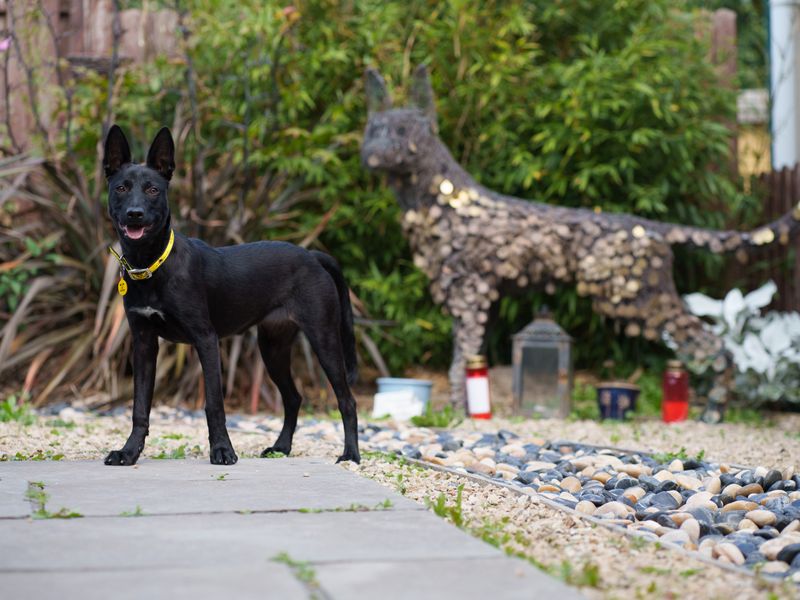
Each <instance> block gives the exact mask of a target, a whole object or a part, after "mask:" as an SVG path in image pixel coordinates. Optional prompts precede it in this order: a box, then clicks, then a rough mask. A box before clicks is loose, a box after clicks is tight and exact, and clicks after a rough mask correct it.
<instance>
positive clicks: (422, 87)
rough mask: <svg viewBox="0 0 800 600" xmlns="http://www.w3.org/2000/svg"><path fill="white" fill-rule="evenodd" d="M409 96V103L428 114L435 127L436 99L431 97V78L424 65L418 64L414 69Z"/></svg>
mask: <svg viewBox="0 0 800 600" xmlns="http://www.w3.org/2000/svg"><path fill="white" fill-rule="evenodd" d="M410 96H411V104H412V105H414V106H416V107H417V108H419V109H420V110H421V111H422V112H424V113H425V114H426V115H427V116H428V118H429V119H430V120H431V123H432V124H433V126H434V129H435V128H436V127H437V123H436V100H435V99H434V97H433V87H432V86H431V78H430V77H429V76H428V69H427V67H426V66H425V65H418V66H417V68H416V69H414V75H413V76H412V78H411V94H410Z"/></svg>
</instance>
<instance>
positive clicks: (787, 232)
mask: <svg viewBox="0 0 800 600" xmlns="http://www.w3.org/2000/svg"><path fill="white" fill-rule="evenodd" d="M366 93H367V104H368V109H369V118H368V121H367V125H366V130H365V133H364V141H363V144H362V147H361V157H362V161H363V163H364V164H365V165H366V166H367V167H368V168H369V169H371V170H373V171H379V172H383V173H385V174H386V176H387V179H388V184H389V186H390V187H391V188H392V189H393V191H394V193H395V195H396V197H397V200H398V202H399V203H400V206H401V207H402V209H403V211H404V212H403V223H402V224H403V229H404V232H405V235H406V236H407V238H408V240H409V242H410V244H411V248H412V251H413V254H414V263H415V264H416V265H417V267H419V268H420V269H421V270H423V271H424V272H425V273H426V274H427V276H428V277H429V278H430V280H431V293H432V295H433V299H434V300H435V301H436V302H437V303H441V304H444V306H445V307H446V309H447V311H448V312H449V314H450V315H451V316H452V318H453V336H454V349H453V360H452V365H451V368H450V373H449V375H450V385H451V393H452V398H453V400H454V401H457V402H460V401H463V394H464V366H465V360H466V357H467V356H469V355H473V354H477V353H479V352H480V350H481V346H482V342H483V338H484V334H485V332H486V324H487V321H488V318H489V308H490V306H491V304H492V303H493V302H494V301H496V300H498V298H499V297H500V295H501V294H503V293H505V292H506V291H507V290H508V289H509V288H514V287H516V288H527V287H529V286H539V287H543V288H544V289H545V290H547V291H550V292H551V293H552V291H553V290H554V289H555V284H556V283H572V284H575V285H576V287H577V292H578V294H579V295H581V296H589V297H591V298H592V304H593V307H594V310H595V311H596V312H598V313H600V314H601V315H605V316H607V317H611V318H613V319H617V320H619V321H621V322H622V324H623V325H624V331H625V333H626V334H627V335H629V336H639V335H643V336H644V337H645V338H647V339H649V340H662V341H665V342H667V343H670V344H671V345H672V346H673V347H675V348H677V351H678V354H679V356H681V357H683V358H685V359H692V360H695V361H701V362H705V361H708V363H710V364H711V365H713V371H714V372H715V373H716V375H715V378H714V381H713V382H712V385H711V387H710V390H709V393H708V398H707V404H706V410H705V412H704V419H705V420H707V421H709V422H716V421H718V420H720V418H721V416H722V410H723V408H724V403H725V401H726V399H727V388H728V384H729V381H728V379H729V377H730V372H731V363H730V360H729V357H728V356H727V354H726V353H725V352H724V350H723V347H722V342H721V340H720V339H719V338H718V337H717V336H715V335H714V334H713V333H712V332H710V331H709V330H708V328H706V327H705V326H704V324H703V322H702V321H701V320H700V319H698V318H697V317H695V316H694V315H692V314H690V313H689V312H687V310H686V308H685V307H684V304H683V302H682V300H681V298H680V296H679V295H678V293H677V290H676V288H675V283H674V281H673V277H672V268H673V254H672V249H671V246H672V245H675V244H687V245H691V246H695V247H699V248H704V249H707V250H709V251H711V252H714V253H723V252H733V253H736V256H737V258H738V259H739V260H740V261H742V262H745V261H746V260H747V256H748V251H749V250H750V249H751V248H755V247H759V246H764V245H766V244H772V243H776V242H778V243H781V244H788V242H789V240H790V236H791V235H792V233H793V231H794V230H795V228H796V226H797V223H798V219H800V205H798V207H797V208H795V209H794V211H792V212H791V213H787V214H786V215H784V216H782V217H781V218H780V219H778V220H776V221H774V222H772V223H770V224H769V225H766V226H764V227H761V228H760V229H757V230H755V231H752V232H737V231H713V230H707V229H701V228H697V227H688V226H683V225H675V224H670V223H661V222H658V221H652V220H648V219H643V218H639V217H636V216H634V215H628V214H611V213H603V212H598V211H593V210H588V209H573V208H564V207H559V206H554V205H550V204H545V203H541V202H534V201H529V200H522V199H519V198H514V197H510V196H504V195H502V194H499V193H497V192H494V191H492V190H489V189H487V188H485V187H483V186H482V185H480V184H479V183H477V182H476V181H475V180H474V179H473V178H472V177H471V176H470V175H469V174H468V173H467V172H466V171H465V170H464V169H463V168H462V167H461V166H460V165H459V164H458V163H457V162H456V161H455V160H454V159H453V157H452V155H451V154H450V152H449V150H448V149H447V147H446V146H445V145H444V143H443V142H442V141H441V139H440V138H439V137H438V131H437V130H438V128H437V121H436V110H435V106H434V95H433V90H432V88H431V84H430V80H429V77H428V73H427V70H426V69H425V67H424V66H420V67H418V68H417V69H416V70H415V72H414V75H413V79H412V83H411V90H410V99H411V104H410V105H409V106H406V107H403V108H393V107H392V102H391V98H390V95H389V92H388V90H387V89H386V85H385V83H384V81H383V78H382V77H381V75H380V74H379V73H378V72H377V71H375V70H369V71H368V72H367V74H366Z"/></svg>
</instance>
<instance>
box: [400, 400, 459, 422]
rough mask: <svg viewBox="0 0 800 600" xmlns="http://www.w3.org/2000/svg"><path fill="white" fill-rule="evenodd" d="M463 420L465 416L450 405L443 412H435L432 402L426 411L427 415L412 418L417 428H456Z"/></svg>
mask: <svg viewBox="0 0 800 600" xmlns="http://www.w3.org/2000/svg"><path fill="white" fill-rule="evenodd" d="M463 420H464V416H463V415H462V414H461V413H460V412H456V410H455V409H454V408H453V407H452V406H450V405H449V404H448V405H446V406H445V407H444V408H442V410H436V411H435V410H433V406H432V405H431V403H430V402H429V403H428V407H427V408H426V409H425V414H422V415H419V416H417V417H411V422H412V423H413V424H414V425H416V426H417V427H440V428H446V427H454V426H456V425H458V424H459V423H460V422H461V421H463Z"/></svg>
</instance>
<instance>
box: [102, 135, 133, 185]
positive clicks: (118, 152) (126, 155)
mask: <svg viewBox="0 0 800 600" xmlns="http://www.w3.org/2000/svg"><path fill="white" fill-rule="evenodd" d="M129 162H131V149H130V146H128V140H127V139H125V134H124V133H122V129H121V128H120V127H119V126H118V125H112V126H111V129H109V130H108V135H107V136H106V145H105V150H104V151H103V170H104V171H105V174H106V179H108V178H109V177H111V176H112V175H113V174H114V173H116V172H117V171H119V170H120V168H121V167H122V165H125V164H128V163H129Z"/></svg>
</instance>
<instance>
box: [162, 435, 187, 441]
mask: <svg viewBox="0 0 800 600" xmlns="http://www.w3.org/2000/svg"><path fill="white" fill-rule="evenodd" d="M185 437H187V436H185V435H183V434H182V433H165V434H164V435H162V436H161V439H164V440H182V439H184V438H185Z"/></svg>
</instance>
